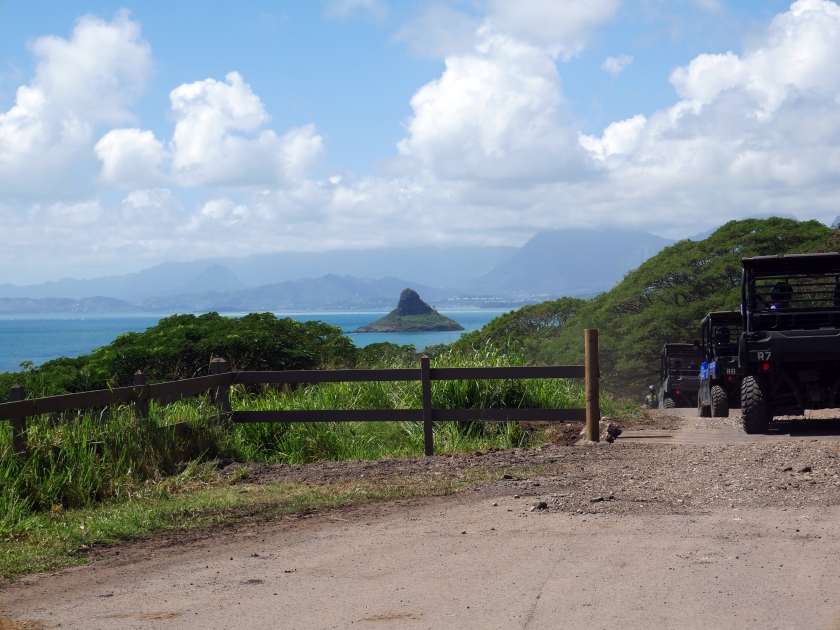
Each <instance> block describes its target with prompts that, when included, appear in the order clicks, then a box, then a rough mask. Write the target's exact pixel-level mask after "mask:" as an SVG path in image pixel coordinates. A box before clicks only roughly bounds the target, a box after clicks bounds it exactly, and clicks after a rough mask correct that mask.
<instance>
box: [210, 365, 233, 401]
mask: <svg viewBox="0 0 840 630" xmlns="http://www.w3.org/2000/svg"><path fill="white" fill-rule="evenodd" d="M228 371H229V368H228V362H227V359H218V358H217V359H211V360H210V374H227V373H228ZM210 398H211V399H212V400H213V403H214V404H215V405H216V406H217V407H218V408H219V410H220V411H221V412H222V413H230V385H229V384H225V385H219V386H218V387H213V388H212V389H211V390H210Z"/></svg>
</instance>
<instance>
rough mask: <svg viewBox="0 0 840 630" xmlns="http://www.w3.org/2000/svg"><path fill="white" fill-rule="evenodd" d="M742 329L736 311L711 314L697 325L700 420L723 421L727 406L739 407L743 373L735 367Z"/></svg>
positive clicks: (727, 414)
mask: <svg viewBox="0 0 840 630" xmlns="http://www.w3.org/2000/svg"><path fill="white" fill-rule="evenodd" d="M741 326H742V324H741V313H739V312H738V311H714V312H712V313H709V314H708V315H706V317H704V318H703V321H702V322H701V324H700V339H699V340H698V341H696V342H695V346H696V347H697V348H699V349H700V351H701V352H702V353H703V363H702V364H701V365H700V391H699V393H698V394H697V414H698V415H699V416H700V417H701V418H708V417H709V416H714V417H715V418H726V417H728V416H729V408H730V407H740V405H741V381H742V380H743V374H744V371H743V369H742V368H740V367H739V366H738V342H739V340H740V339H741Z"/></svg>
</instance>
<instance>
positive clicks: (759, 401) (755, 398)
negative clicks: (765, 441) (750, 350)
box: [741, 376, 770, 433]
mask: <svg viewBox="0 0 840 630" xmlns="http://www.w3.org/2000/svg"><path fill="white" fill-rule="evenodd" d="M767 402H768V401H767V393H766V391H765V389H764V387H762V383H761V381H759V380H758V379H757V378H756V377H754V376H745V377H744V380H743V381H741V426H743V427H744V432H745V433H767V432H768V431H769V430H770V413H769V411H768V409H767Z"/></svg>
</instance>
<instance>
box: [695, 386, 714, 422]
mask: <svg viewBox="0 0 840 630" xmlns="http://www.w3.org/2000/svg"><path fill="white" fill-rule="evenodd" d="M702 401H703V397H702V396H700V392H697V415H698V416H699V417H700V418H708V417H710V416H711V415H712V409H711V407H709V405H704V404H703V402H702Z"/></svg>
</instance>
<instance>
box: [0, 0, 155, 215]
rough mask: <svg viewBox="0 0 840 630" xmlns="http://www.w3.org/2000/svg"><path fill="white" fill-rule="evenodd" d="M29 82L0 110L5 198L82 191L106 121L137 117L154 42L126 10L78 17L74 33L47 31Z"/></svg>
mask: <svg viewBox="0 0 840 630" xmlns="http://www.w3.org/2000/svg"><path fill="white" fill-rule="evenodd" d="M30 49H31V51H32V53H33V54H34V55H35V56H36V58H37V59H38V63H37V66H36V71H35V75H34V77H33V78H32V81H31V82H30V83H29V85H24V86H21V87H20V88H18V90H17V96H16V99H15V104H14V106H12V108H11V109H10V110H9V111H7V112H0V190H2V191H3V192H2V194H3V196H4V197H5V198H6V199H9V198H24V199H25V198H39V197H43V196H44V195H62V194H64V195H67V194H69V195H82V194H85V193H86V192H89V189H90V188H91V186H90V185H89V184H83V183H82V182H85V181H89V178H87V177H84V176H83V174H84V170H85V169H86V168H91V167H93V165H94V162H93V154H92V151H91V149H92V145H93V142H94V133H95V129H96V127H97V126H98V125H100V124H115V123H121V122H125V121H128V120H131V119H132V115H131V112H130V111H129V109H128V107H129V105H130V104H131V103H133V102H134V100H135V99H136V98H137V96H138V95H139V94H140V92H141V91H142V89H143V85H144V83H145V81H146V78H147V76H148V74H149V72H150V69H151V59H150V47H149V44H148V43H147V42H145V41H143V40H142V39H141V37H140V29H139V26H138V25H137V23H136V22H133V21H131V20H130V19H129V18H128V14H127V13H126V12H121V13H119V14H117V16H116V17H115V18H114V20H112V21H111V22H106V21H104V20H101V19H99V18H96V17H93V16H85V17H83V18H81V19H79V20H78V22H77V23H76V26H75V28H74V29H73V33H72V35H71V37H70V39H63V38H60V37H55V36H48V37H41V38H38V39H36V40H34V41H33V42H32V44H31V45H30Z"/></svg>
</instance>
